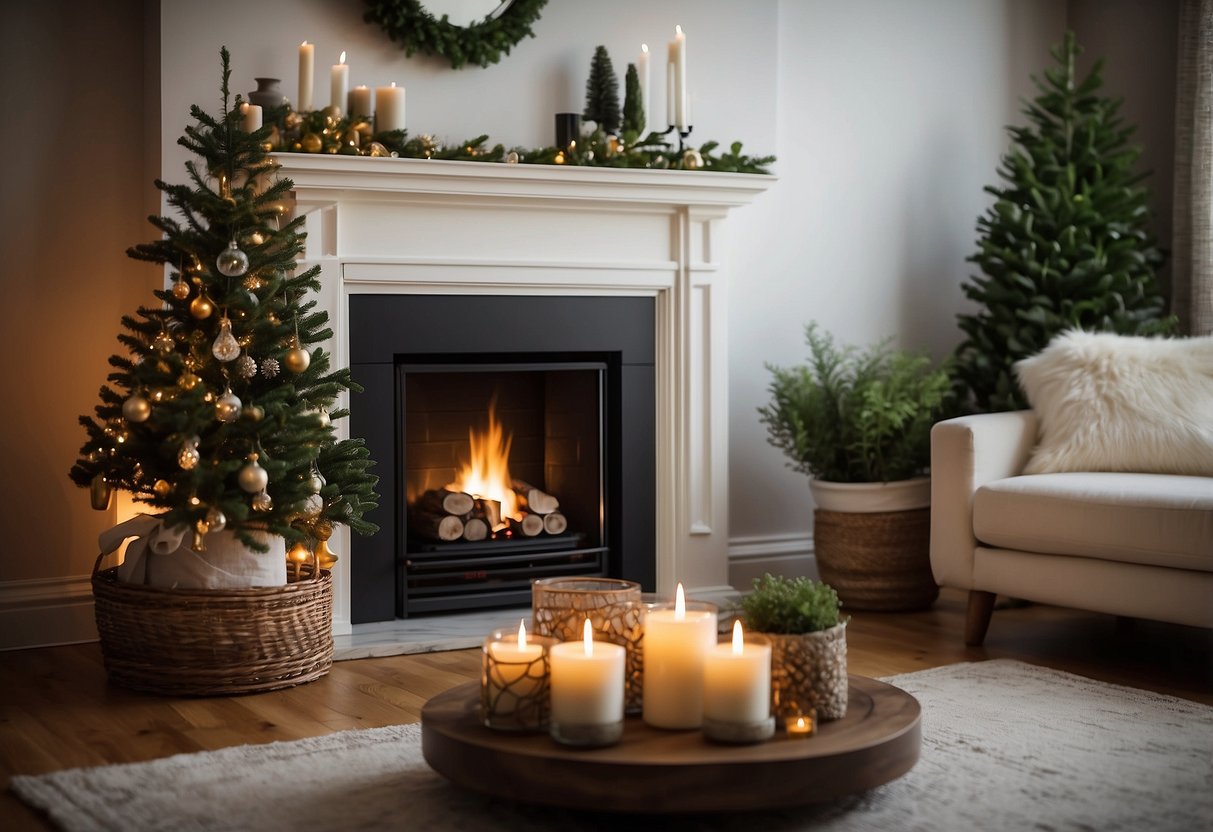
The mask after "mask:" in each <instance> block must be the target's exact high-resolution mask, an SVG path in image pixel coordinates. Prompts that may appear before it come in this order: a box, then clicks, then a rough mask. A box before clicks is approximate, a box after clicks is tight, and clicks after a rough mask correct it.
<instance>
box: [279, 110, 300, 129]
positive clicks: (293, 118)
mask: <svg viewBox="0 0 1213 832" xmlns="http://www.w3.org/2000/svg"><path fill="white" fill-rule="evenodd" d="M284 123H285V124H286V129H287V130H294V129H295V128H297V127H298V126H299V125H300V124H302V123H303V116H301V115H299V114H298V113H296V112H295V111H294V110H291V111H290V112H288V113H287V114H286V119H285V120H284Z"/></svg>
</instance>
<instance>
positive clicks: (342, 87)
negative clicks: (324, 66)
mask: <svg viewBox="0 0 1213 832" xmlns="http://www.w3.org/2000/svg"><path fill="white" fill-rule="evenodd" d="M349 86H350V68H349V67H348V66H347V65H346V63H345V53H344V52H342V53H341V57H340V58H339V59H338V61H337V63H335V64H333V77H332V87H331V100H330V101H329V103H330V104H331V105H332V106H333V107H334V108H335V109H336V110H337V111H338V112H340V111H341V108H342V107H344V106H345V103H346V102H345V97H346V93H347V91H348V90H349Z"/></svg>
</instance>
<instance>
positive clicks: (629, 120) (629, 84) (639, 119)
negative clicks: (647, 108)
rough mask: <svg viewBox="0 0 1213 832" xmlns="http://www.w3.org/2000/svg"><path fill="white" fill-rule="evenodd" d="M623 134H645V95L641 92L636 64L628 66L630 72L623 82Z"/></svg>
mask: <svg viewBox="0 0 1213 832" xmlns="http://www.w3.org/2000/svg"><path fill="white" fill-rule="evenodd" d="M623 89H624V93H623V132H624V133H636V134H637V135H639V134H640V133H643V132H644V128H645V123H644V121H645V120H644V105H645V101H644V95H643V94H642V93H641V91H640V73H638V72H637V71H636V64H628V71H627V73H626V75H625V76H624V82H623Z"/></svg>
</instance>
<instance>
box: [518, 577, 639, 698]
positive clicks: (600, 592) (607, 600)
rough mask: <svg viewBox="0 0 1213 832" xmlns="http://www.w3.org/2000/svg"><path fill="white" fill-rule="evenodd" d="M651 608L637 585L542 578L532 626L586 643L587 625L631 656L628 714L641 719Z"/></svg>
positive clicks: (536, 586) (535, 589) (534, 587)
mask: <svg viewBox="0 0 1213 832" xmlns="http://www.w3.org/2000/svg"><path fill="white" fill-rule="evenodd" d="M647 607H648V604H647V603H646V601H645V599H644V598H643V595H642V593H641V591H640V584H638V583H636V582H635V581H623V580H616V579H614V578H542V579H540V580H537V581H535V582H534V583H533V584H531V611H532V613H531V614H532V619H531V620H532V626H533V629H534V630H535V632H536V633H537V634H538V635H541V636H547V637H550V638H553V639H555V640H557V641H573V640H576V639H580V638H581V636H582V633H581V630H582V626H583V623H584V622H585V620H586V619H587V618H588V619H589V621H590V626H591V628H593V630H594V631H595V632H596V633H601V634H602V638H603V639H605V640H606V641H609V642H611V643H612V644H618V645H621V646H622V647H623V648H624V649H625V651H626V657H625V665H626V671H625V676H626V680H627V692H626V708H627V711H628V713H640V708H641V696H642V693H641V657H640V643H641V638H642V637H643V634H644V614H645V610H646V609H647Z"/></svg>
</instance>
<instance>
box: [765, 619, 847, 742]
mask: <svg viewBox="0 0 1213 832" xmlns="http://www.w3.org/2000/svg"><path fill="white" fill-rule="evenodd" d="M764 635H765V636H766V637H767V638H769V639H770V640H771V710H772V712H773V713H774V714H775V716H776V717H777V720H778V721H780V722H782V721H783V719H784V718H785V717H789V716H791V717H795V716H801V715H803V714H807V713H809V712H810V709H811V710H815V711H816V712H817V719H818V720H819V721H822V722H825V721H828V720H831V719H841V718H842V717H844V716H846V714H847V622H846V621H842V622H839V623H838V624H836V625H834V626H833V627H831V628H830V629H828V630H821V631H819V632H816V633H797V634H794V635H788V634H783V633H764Z"/></svg>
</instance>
